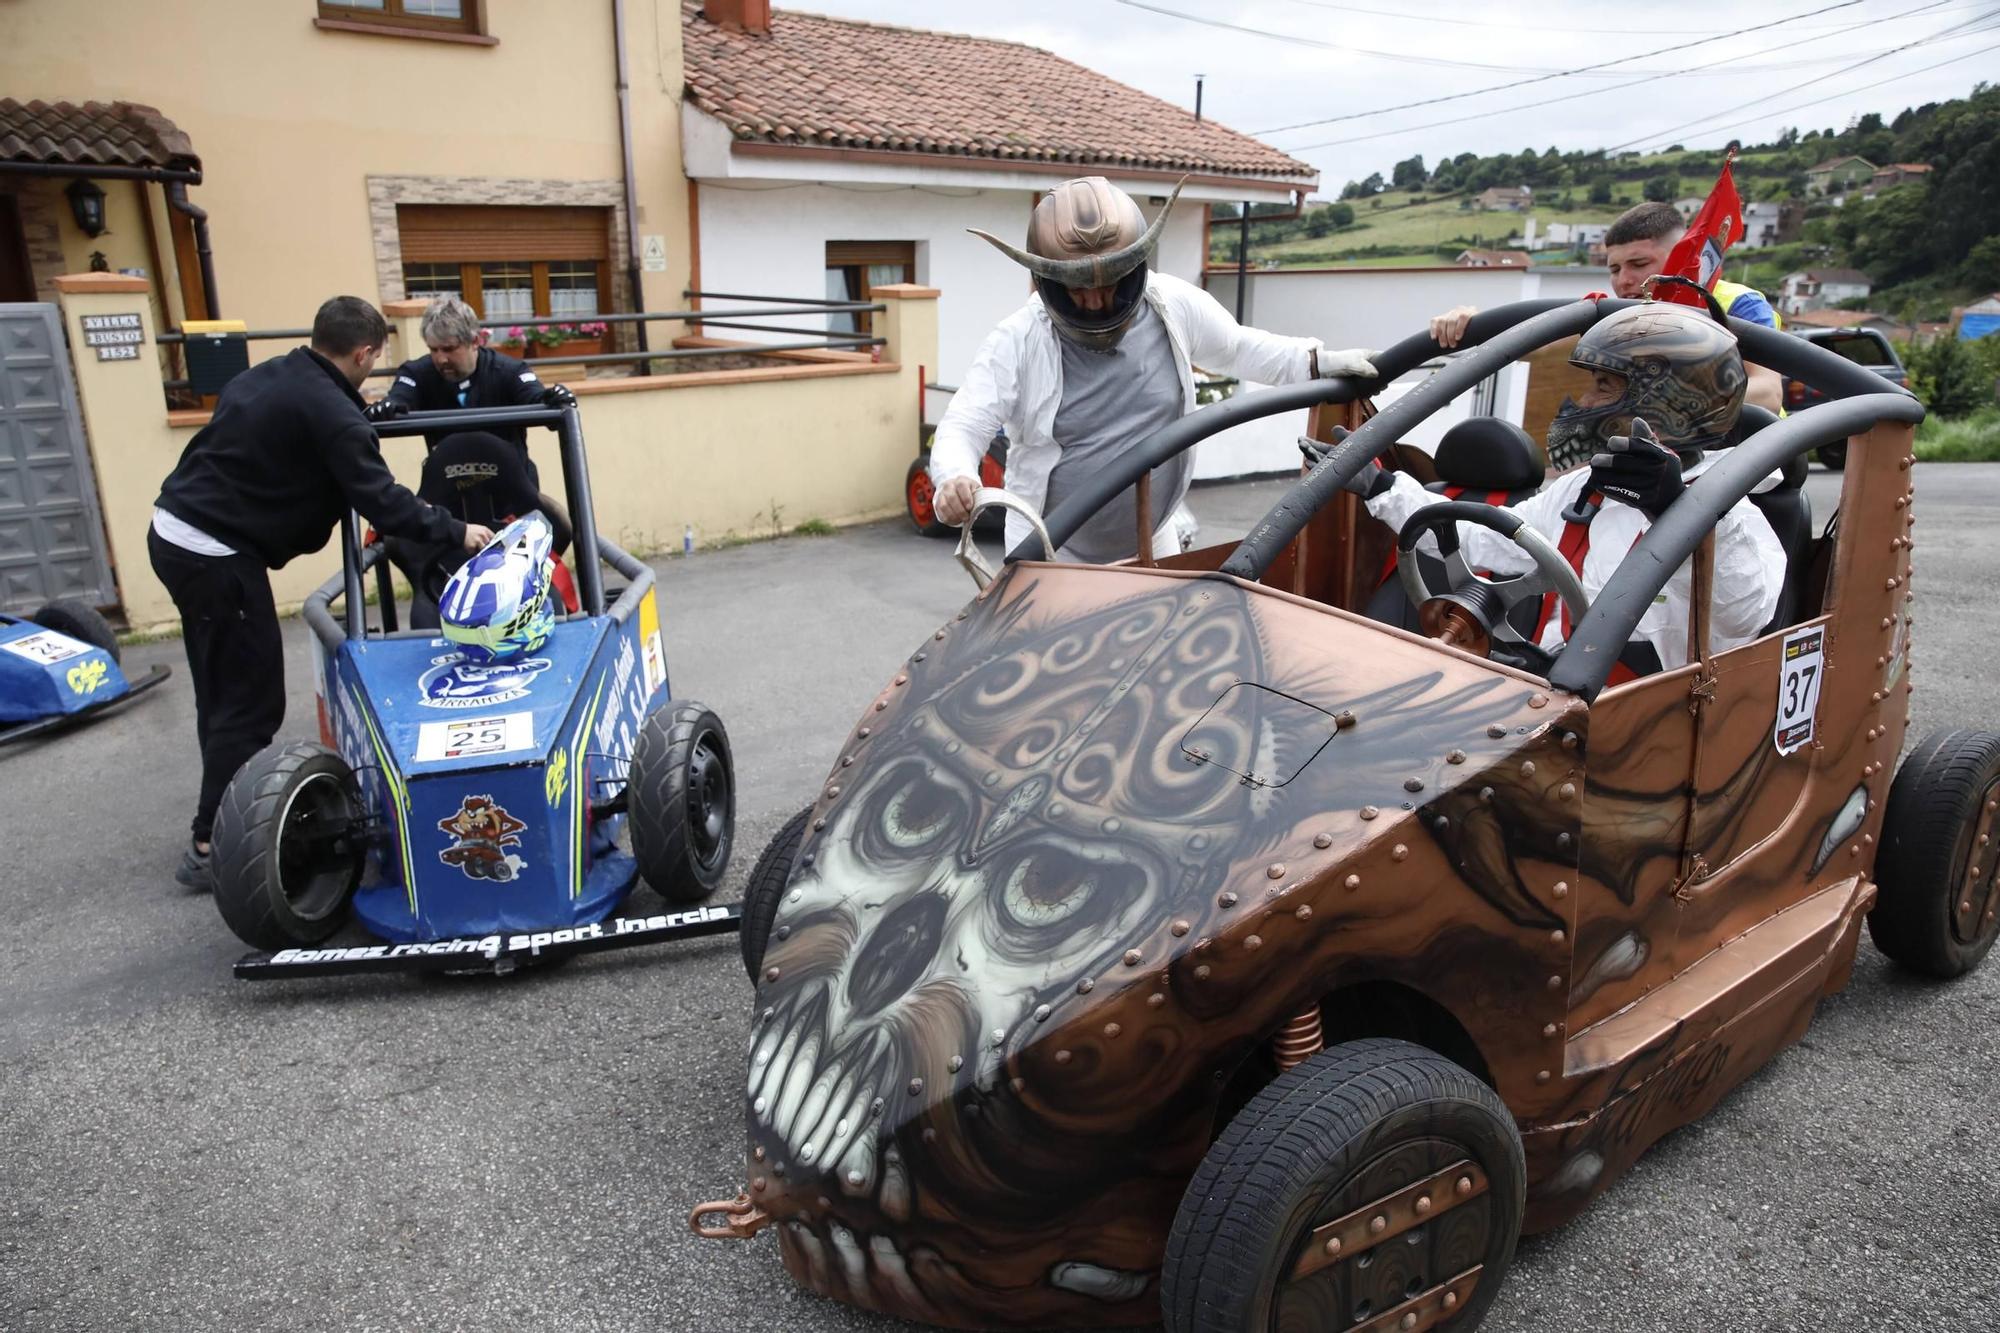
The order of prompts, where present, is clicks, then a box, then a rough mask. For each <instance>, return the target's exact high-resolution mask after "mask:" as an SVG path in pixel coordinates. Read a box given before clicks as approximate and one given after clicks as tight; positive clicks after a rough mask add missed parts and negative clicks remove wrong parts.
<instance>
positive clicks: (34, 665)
mask: <svg viewBox="0 0 2000 1333" xmlns="http://www.w3.org/2000/svg"><path fill="white" fill-rule="evenodd" d="M171 674H173V673H172V671H171V669H170V668H168V667H164V666H156V667H154V668H153V669H152V670H151V671H148V672H147V673H146V674H145V675H144V676H141V677H140V678H139V679H137V680H127V679H126V678H125V673H124V672H123V671H122V670H120V669H119V665H118V636H117V635H115V634H113V633H112V632H111V626H110V625H109V624H107V623H106V622H105V619H104V617H103V616H101V615H99V614H98V613H97V608H95V607H93V606H88V605H86V604H85V603H83V602H75V601H68V600H64V601H55V602H50V603H49V604H48V605H47V606H44V607H43V608H42V609H41V610H39V611H37V612H35V614H34V615H32V616H28V617H26V618H25V619H24V618H22V617H20V616H9V615H0V745H6V744H8V743H10V742H13V741H24V740H27V739H28V738H29V737H31V736H41V735H46V734H47V733H49V732H51V731H58V730H60V729H62V728H64V727H67V726H72V725H74V724H76V723H79V722H83V721H87V720H89V719H92V718H96V717H99V716H102V715H103V714H104V713H106V712H108V711H110V710H111V709H112V708H113V707H115V706H117V705H119V704H122V703H124V702H125V701H126V700H127V699H130V698H132V697H133V696H134V695H138V694H142V693H144V692H145V691H147V690H150V689H152V688H153V687H154V686H155V685H158V684H159V683H160V682H161V681H163V680H165V679H166V678H167V677H168V676H169V675H171Z"/></svg>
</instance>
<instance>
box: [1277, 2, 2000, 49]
mask: <svg viewBox="0 0 2000 1333" xmlns="http://www.w3.org/2000/svg"><path fill="white" fill-rule="evenodd" d="M1290 2H1291V3H1292V4H1295V5H1308V6H1310V7H1312V8H1314V9H1332V10H1338V11H1340V12H1341V13H1345V14H1368V15H1371V16H1373V17H1376V18H1385V19H1403V20H1407V21H1408V22H1411V23H1444V24H1449V25H1451V26H1453V27H1460V28H1505V29H1506V30H1508V31H1509V32H1519V31H1520V29H1521V24H1520V23H1519V22H1518V21H1516V20H1506V21H1495V20H1492V19H1461V18H1446V17H1443V16H1442V15H1437V14H1410V13H1404V12H1401V11H1399V10H1394V9H1370V8H1368V7H1367V6H1365V5H1343V4H1336V3H1334V0H1290ZM1952 8H1953V9H1976V8H1978V5H1977V4H1969V5H1954V6H1953V7H1952ZM1947 12H1949V11H1947ZM1884 21H1885V22H1886V21H1887V20H1884ZM1812 26H1815V27H1820V26H1823V27H1841V26H1843V25H1840V24H1823V25H1819V24H1816V25H1812ZM1794 30H1795V31H1809V30H1810V29H1809V28H1807V27H1805V25H1799V26H1798V27H1795V29H1794ZM1618 32H1619V34H1620V35H1621V36H1626V37H1689V36H1694V35H1695V34H1692V33H1690V32H1688V30H1687V29H1685V28H1627V27H1625V26H1624V25H1623V24H1620V25H1619V28H1618ZM1724 35H1725V34H1722V33H1708V34H1705V35H1704V38H1703V40H1714V39H1717V38H1720V37H1722V36H1724Z"/></svg>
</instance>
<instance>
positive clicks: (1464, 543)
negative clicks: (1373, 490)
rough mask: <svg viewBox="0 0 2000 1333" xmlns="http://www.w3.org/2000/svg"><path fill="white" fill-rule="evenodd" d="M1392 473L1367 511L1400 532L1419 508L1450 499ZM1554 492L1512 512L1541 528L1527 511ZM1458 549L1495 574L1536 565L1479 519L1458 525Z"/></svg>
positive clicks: (1477, 566)
mask: <svg viewBox="0 0 2000 1333" xmlns="http://www.w3.org/2000/svg"><path fill="white" fill-rule="evenodd" d="M1389 476H1390V479H1391V482H1392V484H1391V485H1390V487H1389V489H1388V490H1386V491H1384V492H1382V493H1381V494H1380V495H1378V496H1376V497H1375V498H1374V499H1372V500H1369V501H1368V502H1367V505H1368V512H1369V513H1370V514H1373V515H1374V516H1375V517H1376V518H1379V519H1381V520H1382V521H1383V522H1384V523H1387V524H1388V525H1389V526H1390V527H1391V528H1393V529H1395V530H1396V531H1397V532H1399V533H1400V532H1401V531H1402V530H1403V525H1404V524H1405V523H1408V522H1409V521H1410V517H1411V515H1413V514H1415V513H1416V512H1417V511H1418V510H1419V509H1428V508H1430V507H1431V506H1432V505H1439V504H1444V503H1446V501H1447V498H1448V497H1446V496H1443V495H1439V494H1438V493H1437V492H1436V491H1427V490H1425V489H1424V488H1423V487H1422V486H1421V485H1420V484H1419V483H1418V482H1417V479H1416V478H1414V477H1412V476H1411V475H1410V474H1409V473H1407V472H1391V473H1390V474H1389ZM1554 493H1555V492H1549V491H1545V492H1543V493H1542V494H1541V495H1536V496H1531V497H1530V498H1528V499H1527V500H1524V501H1522V502H1521V503H1520V504H1519V505H1517V506H1515V507H1514V508H1513V512H1514V513H1517V514H1519V515H1520V516H1521V517H1522V518H1524V519H1527V521H1528V522H1529V523H1530V524H1531V525H1532V526H1534V527H1536V528H1539V527H1541V526H1542V525H1541V523H1540V522H1539V521H1538V516H1537V515H1534V514H1530V513H1529V512H1528V509H1529V506H1531V505H1534V504H1535V503H1536V502H1537V501H1541V500H1545V499H1547V498H1548V497H1549V496H1550V495H1551V494H1554ZM1565 503H1567V501H1565ZM1426 549H1428V548H1426ZM1458 549H1459V550H1460V551H1461V552H1463V553H1464V555H1465V562H1466V563H1467V564H1469V565H1471V566H1472V567H1473V568H1474V569H1484V570H1490V571H1491V572H1493V573H1495V574H1522V573H1526V572H1527V571H1528V570H1530V569H1533V568H1534V567H1535V562H1534V560H1533V559H1532V558H1531V557H1530V556H1529V555H1528V553H1527V552H1526V551H1523V550H1522V549H1521V548H1520V547H1518V546H1516V545H1514V543H1513V542H1511V541H1508V540H1507V539H1506V538H1505V537H1502V536H1501V535H1500V534H1499V533H1497V532H1495V531H1493V530H1492V529H1491V528H1482V527H1480V526H1479V525H1478V524H1476V523H1461V524H1459V525H1458Z"/></svg>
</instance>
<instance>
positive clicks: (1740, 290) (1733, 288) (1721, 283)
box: [1709, 278, 1785, 329]
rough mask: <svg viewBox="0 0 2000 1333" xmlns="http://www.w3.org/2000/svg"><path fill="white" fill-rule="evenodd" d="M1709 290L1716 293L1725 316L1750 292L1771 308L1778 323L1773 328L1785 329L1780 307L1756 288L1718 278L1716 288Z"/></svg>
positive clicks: (1772, 314)
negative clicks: (1772, 303) (1737, 299)
mask: <svg viewBox="0 0 2000 1333" xmlns="http://www.w3.org/2000/svg"><path fill="white" fill-rule="evenodd" d="M1709 290H1710V291H1712V292H1714V293H1715V299H1716V302H1717V303H1718V304H1719V305H1721V307H1722V313H1723V314H1725V315H1726V314H1728V313H1729V307H1731V306H1733V305H1735V304H1736V298H1737V297H1739V296H1741V295H1743V294H1744V293H1745V292H1748V293H1749V294H1750V295H1752V296H1755V297H1758V298H1760V299H1762V300H1763V302H1764V304H1766V305H1770V306H1771V318H1772V319H1774V320H1776V321H1777V323H1776V324H1775V325H1774V326H1773V327H1775V328H1779V329H1782V328H1784V327H1785V317H1784V316H1783V315H1781V314H1779V313H1778V307H1777V306H1775V305H1771V299H1770V298H1769V297H1767V296H1765V295H1764V293H1762V292H1760V291H1758V290H1757V289H1756V288H1755V287H1745V286H1744V285H1743V284H1742V283H1740V282H1729V281H1727V280H1726V279H1723V278H1717V279H1716V280H1715V286H1713V287H1711V288H1709Z"/></svg>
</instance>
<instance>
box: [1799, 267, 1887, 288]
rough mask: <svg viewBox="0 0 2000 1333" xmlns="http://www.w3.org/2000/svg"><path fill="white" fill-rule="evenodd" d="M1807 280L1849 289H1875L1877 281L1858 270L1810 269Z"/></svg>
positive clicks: (1807, 272) (1807, 271)
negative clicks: (1854, 287) (1853, 287)
mask: <svg viewBox="0 0 2000 1333" xmlns="http://www.w3.org/2000/svg"><path fill="white" fill-rule="evenodd" d="M1806 280H1807V281H1809V282H1820V283H1826V282H1831V283H1834V284H1836V285H1839V286H1847V287H1852V286H1856V285H1859V286H1862V287H1873V286H1874V285H1875V279H1873V278H1871V277H1869V276H1868V275H1867V274H1866V273H1863V272H1862V271H1861V270H1860V269H1857V268H1809V269H1807V270H1806Z"/></svg>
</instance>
